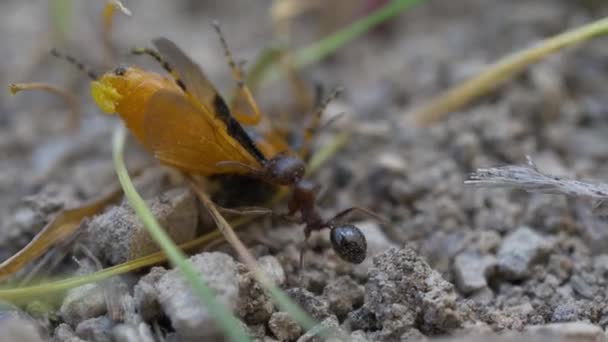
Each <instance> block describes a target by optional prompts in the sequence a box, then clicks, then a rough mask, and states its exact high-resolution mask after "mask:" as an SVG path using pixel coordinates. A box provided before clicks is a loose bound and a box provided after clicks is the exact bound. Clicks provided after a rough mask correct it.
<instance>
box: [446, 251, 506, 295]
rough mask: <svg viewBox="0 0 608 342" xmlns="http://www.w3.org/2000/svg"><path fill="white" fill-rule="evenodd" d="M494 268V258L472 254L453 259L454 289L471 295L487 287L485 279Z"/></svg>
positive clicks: (462, 254)
mask: <svg viewBox="0 0 608 342" xmlns="http://www.w3.org/2000/svg"><path fill="white" fill-rule="evenodd" d="M495 267H496V258H495V257H494V256H490V255H484V256H481V255H479V254H478V253H474V252H465V253H461V254H459V255H458V256H456V258H455V259H454V265H453V270H454V278H455V281H456V287H457V288H458V290H460V292H462V293H463V294H465V295H466V294H471V293H473V292H475V291H478V290H481V289H483V288H485V287H486V286H488V281H487V277H488V276H489V275H490V273H491V272H493V270H494V268H495Z"/></svg>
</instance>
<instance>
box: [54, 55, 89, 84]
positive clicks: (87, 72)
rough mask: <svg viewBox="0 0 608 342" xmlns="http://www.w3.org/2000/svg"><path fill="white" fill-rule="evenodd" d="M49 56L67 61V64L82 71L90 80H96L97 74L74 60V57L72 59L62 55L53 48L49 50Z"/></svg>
mask: <svg viewBox="0 0 608 342" xmlns="http://www.w3.org/2000/svg"><path fill="white" fill-rule="evenodd" d="M51 55H53V56H54V57H57V58H59V59H63V60H65V61H68V63H70V64H72V65H73V66H75V67H76V68H77V69H78V70H80V71H82V72H83V73H84V74H86V75H87V76H88V77H89V78H90V79H91V80H93V81H95V80H97V78H98V76H97V73H96V72H95V71H93V69H91V68H89V67H87V66H86V65H85V64H84V63H82V62H80V61H79V60H77V59H76V58H74V57H72V56H70V55H67V54H63V53H61V52H59V51H57V49H55V48H53V49H51Z"/></svg>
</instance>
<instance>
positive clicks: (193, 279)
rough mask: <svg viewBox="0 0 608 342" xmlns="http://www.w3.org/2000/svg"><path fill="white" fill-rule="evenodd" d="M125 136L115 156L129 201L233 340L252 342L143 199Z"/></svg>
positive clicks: (118, 138) (120, 134) (116, 143)
mask: <svg viewBox="0 0 608 342" xmlns="http://www.w3.org/2000/svg"><path fill="white" fill-rule="evenodd" d="M125 136H126V131H125V128H124V127H123V126H120V127H119V128H118V129H117V130H116V132H115V133H114V139H113V145H112V155H113V159H114V167H115V168H116V174H117V175H118V180H119V181H120V185H121V186H122V188H123V191H124V193H125V196H126V197H127V200H128V201H129V203H130V204H131V206H132V207H133V209H134V210H135V213H136V214H137V216H138V217H139V219H140V220H141V221H142V222H143V224H144V226H145V227H146V228H147V230H148V232H149V233H150V235H151V236H152V238H153V239H154V240H155V241H156V243H158V245H159V246H160V247H161V249H162V250H163V251H164V252H165V253H166V254H167V258H168V259H169V261H170V262H171V263H172V264H173V265H175V267H177V269H178V270H179V271H180V272H181V273H182V275H183V276H184V278H185V279H186V280H187V281H188V282H189V283H190V285H191V286H192V289H193V290H194V293H195V294H196V295H197V296H198V297H199V299H200V300H201V304H202V303H204V304H205V305H206V306H207V307H208V308H209V312H210V313H211V314H212V315H213V316H214V318H215V320H216V322H217V323H218V325H219V326H220V327H221V328H222V330H223V331H224V332H225V333H226V335H227V336H228V337H230V339H231V340H233V341H250V339H249V337H248V336H247V334H245V332H244V331H243V329H242V327H241V325H240V324H239V322H238V321H237V320H236V319H235V318H234V317H233V316H232V314H231V313H230V312H229V311H228V310H227V309H226V308H225V307H224V306H222V305H221V304H220V303H218V302H217V301H216V299H215V297H214V295H213V291H212V290H211V289H210V288H209V287H208V286H207V285H206V284H205V282H204V281H203V279H202V277H201V275H199V274H198V273H197V272H196V270H195V269H194V267H193V265H192V263H191V262H190V261H189V260H187V259H186V256H185V255H184V253H183V252H182V251H181V250H180V249H179V248H177V246H176V245H175V244H174V243H173V241H172V240H171V238H170V237H169V236H168V235H167V233H166V232H165V231H164V229H163V228H162V227H161V226H160V225H159V223H158V221H156V218H154V215H152V212H151V211H150V209H149V208H148V207H147V205H146V202H144V200H143V198H141V196H139V194H138V193H137V190H136V189H135V186H134V185H133V183H132V182H131V179H130V177H129V174H128V172H127V168H126V167H125V164H124V161H123V147H124V143H125Z"/></svg>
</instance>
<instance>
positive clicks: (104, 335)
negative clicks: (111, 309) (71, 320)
mask: <svg viewBox="0 0 608 342" xmlns="http://www.w3.org/2000/svg"><path fill="white" fill-rule="evenodd" d="M113 327H114V323H113V322H112V320H110V319H109V318H108V317H107V316H101V317H96V318H90V319H87V320H85V321H82V322H80V323H79V324H78V326H77V327H76V335H78V337H80V338H83V339H85V340H89V341H95V342H112V341H113V338H112V335H113V334H112V328H113Z"/></svg>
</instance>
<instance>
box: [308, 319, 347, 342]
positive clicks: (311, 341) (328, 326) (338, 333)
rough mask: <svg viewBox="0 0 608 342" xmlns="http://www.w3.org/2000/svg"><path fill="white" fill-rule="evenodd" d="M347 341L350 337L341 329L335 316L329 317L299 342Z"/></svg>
mask: <svg viewBox="0 0 608 342" xmlns="http://www.w3.org/2000/svg"><path fill="white" fill-rule="evenodd" d="M347 340H348V335H347V334H346V333H345V332H344V331H343V330H342V329H341V328H340V327H339V323H338V319H337V318H336V317H335V316H329V317H327V318H326V319H324V320H323V321H322V322H321V323H319V324H318V325H317V326H315V327H313V328H312V329H310V330H309V331H307V332H306V333H305V334H304V335H302V336H300V338H299V339H298V342H338V341H347Z"/></svg>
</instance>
